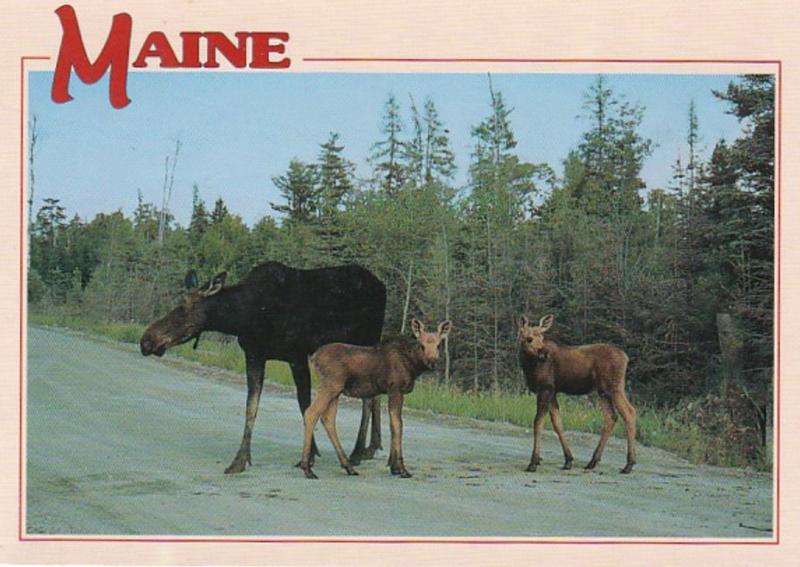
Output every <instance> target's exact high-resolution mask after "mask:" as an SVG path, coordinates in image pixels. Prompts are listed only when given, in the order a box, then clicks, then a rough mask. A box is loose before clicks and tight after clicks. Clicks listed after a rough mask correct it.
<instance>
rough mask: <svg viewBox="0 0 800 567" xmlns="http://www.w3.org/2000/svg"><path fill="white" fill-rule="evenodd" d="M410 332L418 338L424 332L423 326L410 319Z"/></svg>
mask: <svg viewBox="0 0 800 567" xmlns="http://www.w3.org/2000/svg"><path fill="white" fill-rule="evenodd" d="M411 332H412V333H414V336H415V337H417V338H419V337H420V335H422V333H424V332H425V325H423V324H422V323H420V322H419V321H417V320H416V318H413V317H412V318H411Z"/></svg>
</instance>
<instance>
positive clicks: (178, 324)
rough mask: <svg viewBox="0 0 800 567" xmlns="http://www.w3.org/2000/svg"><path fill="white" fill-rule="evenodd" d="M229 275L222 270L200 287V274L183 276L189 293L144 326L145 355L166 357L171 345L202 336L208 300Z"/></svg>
mask: <svg viewBox="0 0 800 567" xmlns="http://www.w3.org/2000/svg"><path fill="white" fill-rule="evenodd" d="M227 275H228V274H227V272H221V273H219V274H217V275H216V276H214V277H213V278H211V279H210V280H209V281H208V282H207V283H206V284H205V285H203V286H202V287H200V286H198V280H197V273H196V272H195V271H194V270H189V272H188V273H187V274H186V277H185V278H184V284H185V286H186V289H187V292H186V294H185V295H184V296H183V298H182V299H181V302H180V303H179V304H178V306H177V307H175V308H174V309H173V310H172V311H170V312H169V313H167V314H166V315H165V316H164V317H162V318H161V319H159V320H158V321H156V322H154V323H152V324H151V325H150V326H149V327H147V329H145V331H144V334H143V335H142V338H141V340H140V341H139V347H140V348H141V351H142V354H143V355H145V356H148V355H150V354H154V355H156V356H163V355H164V353H165V352H166V350H167V349H168V348H170V347H173V346H176V345H180V344H183V343H185V342H188V341H190V340H192V339H197V338H199V337H200V333H202V332H203V331H204V330H205V329H206V323H207V305H206V300H207V299H208V298H209V297H211V296H213V295H215V294H217V293H219V291H220V290H221V289H222V287H223V286H224V285H225V278H226V277H227Z"/></svg>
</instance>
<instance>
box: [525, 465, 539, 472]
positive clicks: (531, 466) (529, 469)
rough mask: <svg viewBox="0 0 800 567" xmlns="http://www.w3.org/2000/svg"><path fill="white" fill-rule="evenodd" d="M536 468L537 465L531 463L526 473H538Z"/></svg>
mask: <svg viewBox="0 0 800 567" xmlns="http://www.w3.org/2000/svg"><path fill="white" fill-rule="evenodd" d="M536 467H537V465H535V464H533V463H531V464H529V465H528V468H527V469H525V472H536Z"/></svg>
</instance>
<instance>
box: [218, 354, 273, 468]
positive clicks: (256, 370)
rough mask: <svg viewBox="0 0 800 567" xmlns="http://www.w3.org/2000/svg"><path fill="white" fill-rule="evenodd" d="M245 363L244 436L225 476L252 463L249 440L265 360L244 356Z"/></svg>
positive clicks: (259, 393) (256, 408)
mask: <svg viewBox="0 0 800 567" xmlns="http://www.w3.org/2000/svg"><path fill="white" fill-rule="evenodd" d="M245 360H246V363H247V406H246V407H245V419H244V434H242V444H241V445H240V446H239V451H238V452H237V453H236V456H235V457H234V458H233V462H231V464H230V465H229V466H228V468H226V469H225V474H233V473H240V472H242V471H243V470H244V469H245V467H246V466H247V465H248V464H250V465H252V464H253V463H252V461H251V459H250V438H251V437H252V436H253V425H254V424H255V422H256V415H257V414H258V402H259V400H260V399H261V388H262V386H263V385H264V364H265V363H266V359H265V358H263V357H260V356H256V355H250V354H245Z"/></svg>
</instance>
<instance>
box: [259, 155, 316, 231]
mask: <svg viewBox="0 0 800 567" xmlns="http://www.w3.org/2000/svg"><path fill="white" fill-rule="evenodd" d="M272 182H273V183H274V184H275V187H277V188H278V189H279V190H280V192H281V196H282V197H283V198H284V199H285V200H286V204H285V205H280V204H275V203H270V206H271V207H272V209H273V210H275V211H278V212H279V213H285V214H286V215H287V216H288V219H289V220H290V221H292V222H304V221H308V220H309V219H310V218H311V217H312V216H314V215H316V213H317V211H318V210H319V199H318V185H317V168H316V167H315V166H313V165H308V164H305V163H303V162H301V161H300V160H298V159H293V160H292V161H291V162H290V163H289V169H288V171H287V172H286V174H285V175H279V176H277V177H273V178H272Z"/></svg>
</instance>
